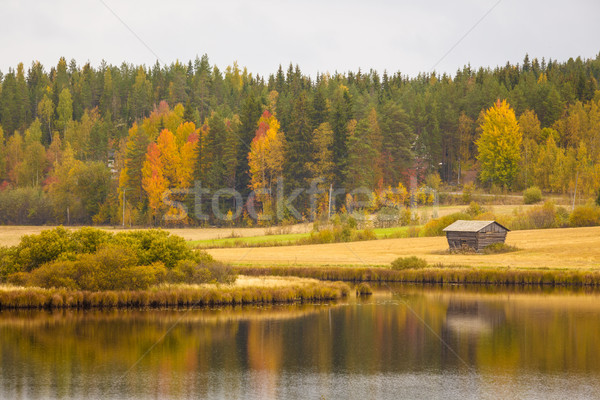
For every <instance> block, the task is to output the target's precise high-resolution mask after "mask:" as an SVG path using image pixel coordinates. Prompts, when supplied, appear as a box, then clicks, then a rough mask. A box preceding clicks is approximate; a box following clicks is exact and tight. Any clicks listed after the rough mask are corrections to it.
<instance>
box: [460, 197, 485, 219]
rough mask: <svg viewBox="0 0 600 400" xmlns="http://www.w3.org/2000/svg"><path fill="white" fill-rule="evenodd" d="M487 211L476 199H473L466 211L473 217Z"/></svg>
mask: <svg viewBox="0 0 600 400" xmlns="http://www.w3.org/2000/svg"><path fill="white" fill-rule="evenodd" d="M485 212H486V210H485V209H484V208H483V207H481V206H480V205H479V204H478V203H476V202H474V201H472V202H471V204H469V207H467V208H466V209H465V213H466V214H469V215H470V216H471V218H475V217H477V216H478V215H481V214H483V213H485Z"/></svg>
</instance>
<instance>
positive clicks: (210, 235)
mask: <svg viewBox="0 0 600 400" xmlns="http://www.w3.org/2000/svg"><path fill="white" fill-rule="evenodd" d="M52 228H55V227H54V226H0V245H1V246H14V245H16V244H19V240H20V239H21V237H22V236H23V235H32V234H38V233H40V232H41V231H44V230H47V229H52ZM66 228H68V229H78V228H80V227H79V226H73V227H69V226H67V227H66ZM98 228H100V229H104V230H106V231H109V232H115V233H116V232H122V231H123V228H121V227H115V228H113V227H98ZM166 230H167V231H169V232H171V233H173V234H175V235H178V236H181V237H183V238H184V239H185V240H188V241H192V242H193V241H201V240H202V241H205V240H215V239H224V238H228V237H232V236H233V237H236V238H244V237H267V238H269V237H273V236H278V235H276V234H277V233H280V232H285V234H302V233H307V232H310V231H311V230H312V224H298V225H292V226H288V227H284V228H278V227H267V228H263V227H256V228H185V229H166Z"/></svg>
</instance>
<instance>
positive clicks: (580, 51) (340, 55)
mask: <svg viewBox="0 0 600 400" xmlns="http://www.w3.org/2000/svg"><path fill="white" fill-rule="evenodd" d="M0 4H1V8H0V9H1V10H2V18H1V21H2V22H1V23H0V70H2V71H6V70H7V69H8V67H14V66H16V65H17V63H18V62H23V63H25V65H26V67H28V66H29V65H30V64H31V62H32V61H33V60H39V61H41V62H42V63H43V64H44V66H45V67H46V69H47V70H49V68H50V66H52V65H56V63H57V61H58V59H59V57H61V56H64V57H65V58H66V59H67V60H70V59H72V58H74V59H75V60H76V61H77V62H78V64H80V65H81V64H83V63H85V62H87V61H90V62H91V63H92V64H93V65H94V66H97V65H98V64H99V63H100V61H101V60H102V59H104V60H106V61H107V62H108V63H111V64H120V63H121V62H123V61H127V62H129V63H134V64H146V65H150V64H154V63H155V62H156V60H157V58H158V59H159V60H160V62H161V64H164V63H171V62H173V61H175V60H177V59H179V60H181V61H186V62H187V61H188V60H190V59H194V58H195V57H196V55H202V54H204V53H207V54H208V56H209V58H210V61H211V63H213V64H217V65H218V66H219V67H221V68H224V67H225V66H227V65H230V64H231V63H232V62H233V61H236V60H237V61H238V64H239V65H240V66H246V67H248V70H249V71H250V72H254V73H259V74H261V75H268V74H269V73H273V72H275V71H276V69H277V67H278V65H279V64H282V65H283V66H284V68H285V67H286V66H287V65H288V64H289V63H290V62H292V63H294V64H299V65H300V68H301V70H302V71H303V72H304V73H308V74H311V75H313V76H314V75H315V74H316V73H317V71H319V72H326V71H328V72H335V71H348V70H353V71H356V70H357V69H358V68H359V67H360V68H362V69H363V70H369V69H370V68H374V69H377V70H378V71H380V72H382V71H383V70H384V69H386V70H388V72H396V71H401V72H402V73H403V74H408V75H410V76H414V75H416V74H417V73H419V72H429V71H431V70H432V68H435V70H437V71H442V72H449V73H452V74H454V72H456V70H457V69H459V68H461V67H462V66H463V65H465V64H467V63H471V65H472V66H473V67H479V66H492V67H494V66H497V65H504V64H505V63H506V61H510V62H511V63H517V62H519V63H520V62H521V61H522V60H523V56H524V55H525V53H529V55H530V56H531V57H532V58H533V57H538V58H540V59H541V58H542V57H546V59H548V58H552V59H556V60H559V61H566V60H567V59H568V58H569V57H574V58H575V57H577V56H581V57H583V58H594V57H596V55H597V54H598V53H599V52H600V23H599V22H598V21H599V19H600V18H599V17H600V1H598V0H587V1H586V0H570V1H553V0H552V1H548V0H546V1H537V0H536V1H526V0H500V2H499V3H498V0H479V1H476V0H455V1H447V0H442V1H392V0H369V1H367V0H363V1H358V0H330V1H328V0H320V1H317V0H305V1H288V0H254V1H243V0H213V1H176V0H169V1H168V0H161V1H155V0H143V1H137V0H136V1H127V0H121V1H118V0H102V1H101V0H79V1H62V0H56V1H30V0H1V1H0ZM111 10H112V12H111ZM490 10H491V11H490ZM482 17H483V19H482ZM121 21H122V22H121ZM478 21H479V23H478ZM125 25H126V26H127V27H126V26H125ZM469 31H470V32H469ZM132 32H133V33H132ZM465 35H466V36H465ZM136 36H137V37H136ZM463 37H464V38H463ZM461 38H462V40H461ZM446 53H448V54H447V55H446Z"/></svg>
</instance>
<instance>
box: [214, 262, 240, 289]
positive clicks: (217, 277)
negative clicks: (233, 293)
mask: <svg viewBox="0 0 600 400" xmlns="http://www.w3.org/2000/svg"><path fill="white" fill-rule="evenodd" d="M206 268H207V269H208V270H209V271H210V276H211V282H217V283H226V284H231V283H234V282H235V280H236V279H237V272H236V270H235V269H233V268H232V267H231V266H230V265H227V264H223V263H220V262H213V263H210V264H208V265H206Z"/></svg>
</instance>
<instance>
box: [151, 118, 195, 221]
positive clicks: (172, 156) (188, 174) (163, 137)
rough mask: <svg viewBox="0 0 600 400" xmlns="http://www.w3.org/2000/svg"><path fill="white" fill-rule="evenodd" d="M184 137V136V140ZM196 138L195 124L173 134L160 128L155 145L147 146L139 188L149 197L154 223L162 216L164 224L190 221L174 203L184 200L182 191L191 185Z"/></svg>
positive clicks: (188, 124) (190, 124)
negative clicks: (164, 220) (164, 218)
mask: <svg viewBox="0 0 600 400" xmlns="http://www.w3.org/2000/svg"><path fill="white" fill-rule="evenodd" d="M185 135H187V137H186V138H185V139H183V138H184V136H185ZM198 139H199V136H198V130H197V129H196V127H195V125H194V124H193V123H191V122H186V123H183V124H181V125H180V126H179V127H178V128H177V129H176V135H175V134H173V132H171V131H170V130H168V129H163V130H162V131H161V132H160V134H159V135H158V138H157V139H156V142H152V143H150V145H149V146H148V151H147V152H146V159H145V161H144V165H143V167H142V187H143V188H144V191H145V193H146V195H147V198H148V208H149V210H150V217H151V218H152V222H153V223H156V222H157V218H160V216H161V215H164V216H165V217H167V218H166V221H173V222H176V223H184V224H185V223H188V222H189V217H188V215H187V214H186V212H185V211H184V210H183V209H181V208H180V207H177V206H176V205H175V204H174V203H173V201H184V200H185V193H182V189H189V188H191V187H192V185H193V171H194V164H195V163H196V158H197V155H198V151H197V150H198ZM167 191H170V192H167Z"/></svg>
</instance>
